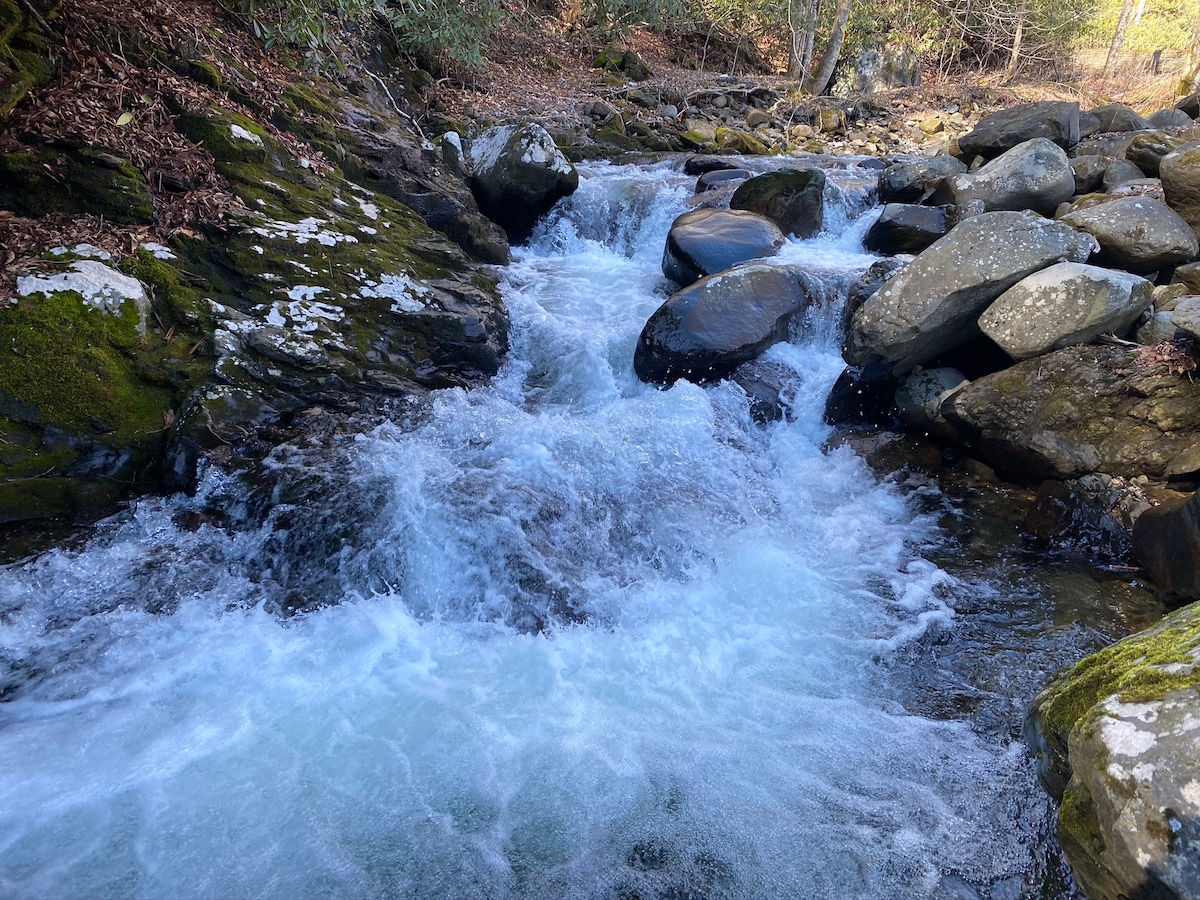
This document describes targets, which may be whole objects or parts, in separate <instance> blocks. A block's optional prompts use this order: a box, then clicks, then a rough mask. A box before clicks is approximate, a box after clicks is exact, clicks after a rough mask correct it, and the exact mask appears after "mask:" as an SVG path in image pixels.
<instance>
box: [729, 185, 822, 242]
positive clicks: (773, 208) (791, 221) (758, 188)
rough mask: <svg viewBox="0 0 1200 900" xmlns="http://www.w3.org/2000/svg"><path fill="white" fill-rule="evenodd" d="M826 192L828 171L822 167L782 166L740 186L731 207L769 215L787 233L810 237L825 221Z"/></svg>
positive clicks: (735, 192)
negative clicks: (821, 168) (794, 167)
mask: <svg viewBox="0 0 1200 900" xmlns="http://www.w3.org/2000/svg"><path fill="white" fill-rule="evenodd" d="M824 193H825V173H824V172H823V171H821V170H820V169H780V170H778V171H776V172H767V173H766V174H764V175H756V176H754V177H753V178H749V179H747V180H746V181H744V182H742V183H741V184H740V185H738V189H737V190H736V191H734V193H733V196H732V197H730V198H729V208H730V209H740V210H746V211H747V212H753V213H757V214H758V215H760V216H766V217H767V218H768V219H770V220H771V221H772V222H774V223H775V224H776V225H778V226H779V228H780V229H781V230H782V231H783V233H784V234H791V235H795V236H796V237H798V238H808V237H812V236H813V235H815V234H816V233H817V232H819V231H820V230H821V226H822V225H823V224H824V221H825V214H824V202H823V197H824Z"/></svg>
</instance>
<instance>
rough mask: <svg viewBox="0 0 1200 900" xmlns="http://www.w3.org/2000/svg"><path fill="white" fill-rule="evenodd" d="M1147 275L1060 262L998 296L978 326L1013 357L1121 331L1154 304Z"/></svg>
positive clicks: (1041, 351) (1066, 345)
mask: <svg viewBox="0 0 1200 900" xmlns="http://www.w3.org/2000/svg"><path fill="white" fill-rule="evenodd" d="M1153 290H1154V286H1153V285H1152V284H1151V283H1150V282H1149V281H1147V280H1146V279H1145V278H1140V277H1138V276H1137V275H1133V274H1131V273H1129V272H1117V271H1114V270H1112V269H1102V268H1100V267H1098V266H1088V265H1084V264H1082V263H1058V264H1057V265H1053V266H1050V267H1049V268H1046V269H1042V270H1041V271H1040V272H1034V273H1033V274H1032V275H1029V276H1027V277H1025V278H1022V279H1021V280H1020V281H1018V282H1017V283H1016V284H1014V285H1013V286H1012V287H1010V288H1009V289H1008V290H1007V291H1005V292H1004V293H1003V294H1001V295H1000V296H999V297H997V298H996V300H995V302H994V303H992V305H991V306H989V307H988V308H987V309H986V310H984V313H983V315H982V316H980V317H979V328H980V330H982V331H983V333H984V334H986V335H987V336H988V337H990V338H991V339H992V340H993V341H995V342H996V343H997V344H999V345H1000V347H1001V348H1002V349H1003V350H1004V352H1005V353H1007V354H1008V355H1009V356H1011V357H1012V358H1013V359H1029V358H1030V357H1033V356H1040V355H1041V354H1043V353H1048V352H1049V351H1051V350H1056V349H1058V348H1060V347H1069V346H1071V345H1072V344H1085V343H1088V342H1089V341H1092V340H1094V339H1095V338H1096V337H1097V336H1099V335H1101V334H1108V333H1112V334H1116V335H1124V334H1125V333H1126V332H1127V331H1128V330H1129V328H1130V326H1131V325H1133V323H1134V322H1135V321H1136V320H1137V318H1138V316H1140V315H1141V314H1142V313H1143V312H1145V311H1146V309H1147V308H1148V307H1149V306H1150V305H1151V303H1152V302H1153Z"/></svg>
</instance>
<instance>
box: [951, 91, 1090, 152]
mask: <svg viewBox="0 0 1200 900" xmlns="http://www.w3.org/2000/svg"><path fill="white" fill-rule="evenodd" d="M1034 138H1045V139H1047V140H1050V141H1053V142H1054V143H1055V144H1057V145H1058V146H1060V147H1062V148H1063V149H1064V150H1065V149H1068V148H1070V147H1073V146H1074V145H1075V144H1077V143H1079V104H1078V103H1074V102H1068V101H1063V100H1045V101H1041V102H1038V103H1025V104H1022V105H1020V106H1012V107H1009V108H1008V109H1002V110H1000V111H999V112H994V113H992V114H991V115H987V116H984V117H983V118H982V119H980V120H979V124H978V125H976V126H975V128H974V129H973V130H972V131H969V132H968V133H967V134H964V135H963V136H962V137H960V138H959V139H958V146H959V149H960V150H961V152H962V155H963V156H964V157H966V158H967V159H970V158H971V157H974V156H983V157H985V158H987V159H991V158H993V157H996V156H999V155H1000V154H1002V153H1005V152H1007V151H1009V150H1011V149H1012V148H1013V147H1016V146H1017V145H1018V144H1023V143H1024V142H1025V141H1029V140H1033V139H1034Z"/></svg>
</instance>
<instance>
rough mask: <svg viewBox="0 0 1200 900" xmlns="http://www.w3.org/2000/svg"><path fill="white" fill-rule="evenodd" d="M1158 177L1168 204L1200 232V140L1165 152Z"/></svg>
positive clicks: (1193, 228) (1194, 229)
mask: <svg viewBox="0 0 1200 900" xmlns="http://www.w3.org/2000/svg"><path fill="white" fill-rule="evenodd" d="M1158 177H1159V178H1160V179H1162V187H1163V196H1164V197H1165V198H1166V202H1167V206H1169V207H1171V209H1173V210H1175V212H1177V213H1179V215H1181V216H1183V218H1184V220H1185V221H1186V222H1187V223H1188V224H1189V225H1191V226H1192V230H1193V231H1195V232H1196V233H1197V234H1200V143H1192V144H1185V145H1184V146H1182V147H1180V148H1179V149H1178V150H1173V151H1172V152H1170V153H1168V154H1167V155H1166V156H1164V157H1163V158H1162V161H1161V162H1160V163H1159V167H1158Z"/></svg>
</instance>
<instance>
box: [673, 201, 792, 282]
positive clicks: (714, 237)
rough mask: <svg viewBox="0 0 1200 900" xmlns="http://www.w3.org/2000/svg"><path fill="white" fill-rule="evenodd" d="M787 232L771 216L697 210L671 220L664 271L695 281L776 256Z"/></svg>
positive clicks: (732, 211) (723, 210) (677, 280)
mask: <svg viewBox="0 0 1200 900" xmlns="http://www.w3.org/2000/svg"><path fill="white" fill-rule="evenodd" d="M784 240H785V238H784V236H783V232H782V231H780V230H779V229H778V228H777V227H776V226H775V223H774V222H772V221H771V220H770V219H768V218H766V217H764V216H760V215H756V214H755V213H751V212H742V211H738V210H729V209H694V210H692V211H691V212H685V213H684V214H683V215H681V216H679V217H677V218H676V219H675V221H674V222H672V223H671V229H670V231H668V232H667V244H666V247H665V248H664V249H663V261H662V270H663V274H664V275H666V276H667V277H668V278H670V279H671V280H672V281H676V282H678V283H679V284H684V285H686V284H691V283H692V282H693V281H696V280H697V279H699V278H703V277H704V276H705V275H715V274H717V273H718V272H724V271H725V270H726V269H728V268H731V267H733V266H736V265H737V264H738V263H743V262H747V261H748V260H751V259H759V258H761V257H764V256H774V255H775V254H776V253H778V252H779V248H780V247H782V246H783V243H784Z"/></svg>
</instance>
